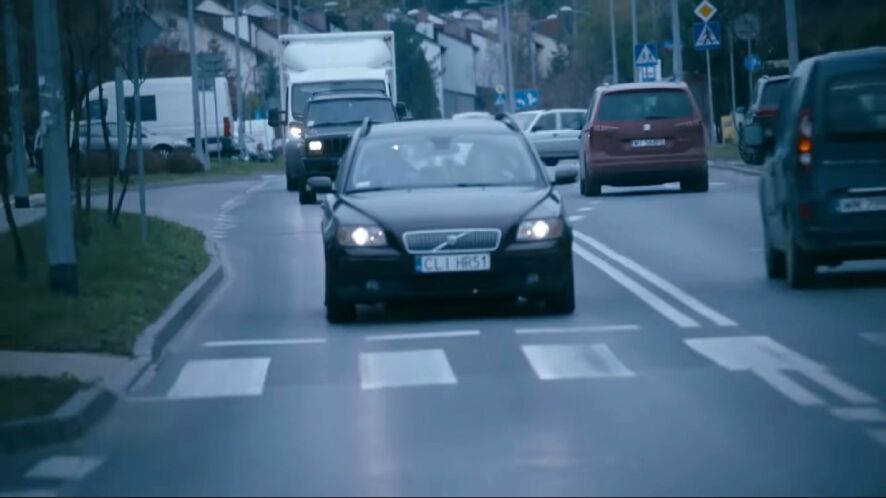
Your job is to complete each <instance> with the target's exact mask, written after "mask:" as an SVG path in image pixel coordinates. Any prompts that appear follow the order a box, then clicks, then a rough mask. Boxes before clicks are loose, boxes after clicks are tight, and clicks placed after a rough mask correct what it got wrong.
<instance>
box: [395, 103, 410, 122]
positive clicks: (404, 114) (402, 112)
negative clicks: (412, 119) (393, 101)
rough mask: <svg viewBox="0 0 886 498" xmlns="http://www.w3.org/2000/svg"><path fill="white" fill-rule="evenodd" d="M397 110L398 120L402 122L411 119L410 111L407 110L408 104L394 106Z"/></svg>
mask: <svg viewBox="0 0 886 498" xmlns="http://www.w3.org/2000/svg"><path fill="white" fill-rule="evenodd" d="M394 108H395V109H396V110H397V119H399V120H400V121H404V120H407V119H409V109H407V108H406V104H404V103H403V102H397V105H396V106H394Z"/></svg>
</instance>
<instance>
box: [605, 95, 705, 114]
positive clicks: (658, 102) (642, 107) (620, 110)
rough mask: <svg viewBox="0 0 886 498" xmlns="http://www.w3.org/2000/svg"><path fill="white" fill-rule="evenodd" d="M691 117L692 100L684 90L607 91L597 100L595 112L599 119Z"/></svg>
mask: <svg viewBox="0 0 886 498" xmlns="http://www.w3.org/2000/svg"><path fill="white" fill-rule="evenodd" d="M691 117H693V109H692V104H690V102H689V96H688V95H687V94H686V92H685V91H683V90H642V91H630V92H618V93H608V94H606V95H605V96H604V97H603V100H601V101H600V111H599V113H598V118H599V120H600V121H601V122H607V121H637V120H645V119H675V118H691Z"/></svg>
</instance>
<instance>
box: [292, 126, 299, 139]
mask: <svg viewBox="0 0 886 498" xmlns="http://www.w3.org/2000/svg"><path fill="white" fill-rule="evenodd" d="M301 133H302V131H301V128H299V127H298V126H290V127H289V136H290V137H292V138H294V139H296V140H298V139H300V138H301Z"/></svg>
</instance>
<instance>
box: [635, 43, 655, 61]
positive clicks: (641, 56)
mask: <svg viewBox="0 0 886 498" xmlns="http://www.w3.org/2000/svg"><path fill="white" fill-rule="evenodd" d="M656 64H658V47H657V46H656V45H655V44H654V43H638V44H636V45H634V65H636V66H654V65H656Z"/></svg>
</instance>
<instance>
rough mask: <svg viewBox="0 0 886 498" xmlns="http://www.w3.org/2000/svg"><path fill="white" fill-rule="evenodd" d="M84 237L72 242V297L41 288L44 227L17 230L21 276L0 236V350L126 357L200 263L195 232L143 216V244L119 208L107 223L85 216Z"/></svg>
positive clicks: (203, 260) (204, 258)
mask: <svg viewBox="0 0 886 498" xmlns="http://www.w3.org/2000/svg"><path fill="white" fill-rule="evenodd" d="M91 226H92V236H91V240H90V241H89V243H88V244H86V245H81V246H79V247H78V261H77V271H78V275H79V285H80V293H79V296H77V297H62V296H57V295H54V294H52V293H51V292H50V291H49V285H48V271H49V269H48V264H47V261H46V246H45V241H46V237H45V230H46V228H45V225H44V222H43V221H42V220H41V221H39V222H36V223H33V224H29V225H27V226H25V227H23V228H21V234H22V239H23V242H24V247H25V251H26V253H27V257H28V267H29V271H30V274H29V277H28V278H27V280H25V281H20V280H18V279H17V278H16V276H15V264H14V253H13V243H12V240H11V236H10V234H9V233H8V232H6V233H4V234H0V349H14V350H29V351H73V352H103V353H112V354H120V355H129V354H131V351H132V346H133V344H134V341H135V339H136V337H137V336H138V335H139V333H141V332H142V330H144V328H145V327H146V326H147V325H149V324H150V323H152V322H153V321H154V320H156V319H157V318H158V317H159V316H160V314H161V313H162V312H163V310H164V309H165V308H166V307H167V306H168V305H169V304H170V303H171V302H172V300H173V299H174V298H175V297H176V296H177V295H178V294H179V293H180V292H181V291H182V290H183V289H184V288H185V287H186V286H187V285H188V284H190V283H191V282H192V281H193V280H194V278H196V277H197V276H198V275H199V274H200V273H201V272H202V271H203V270H204V269H205V268H206V266H207V265H208V263H209V257H208V255H207V254H206V251H205V249H204V246H203V244H204V237H203V235H202V234H201V233H200V232H198V231H197V230H194V229H191V228H187V227H184V226H181V225H178V224H176V223H172V222H168V221H164V220H161V219H158V218H150V217H149V218H148V242H147V244H143V243H142V241H141V237H140V235H139V225H138V216H137V215H132V214H127V213H121V214H120V226H119V228H114V227H112V226H110V225H109V224H108V223H107V222H106V221H105V217H104V213H102V212H98V211H96V212H94V213H92V222H91Z"/></svg>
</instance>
